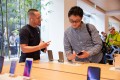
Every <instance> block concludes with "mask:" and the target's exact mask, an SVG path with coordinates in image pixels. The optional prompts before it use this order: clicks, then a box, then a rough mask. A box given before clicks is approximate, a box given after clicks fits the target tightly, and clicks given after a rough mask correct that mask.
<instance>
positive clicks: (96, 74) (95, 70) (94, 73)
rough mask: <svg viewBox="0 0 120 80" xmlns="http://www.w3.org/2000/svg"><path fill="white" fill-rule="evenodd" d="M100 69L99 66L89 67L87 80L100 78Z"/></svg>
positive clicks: (98, 79)
mask: <svg viewBox="0 0 120 80" xmlns="http://www.w3.org/2000/svg"><path fill="white" fill-rule="evenodd" d="M100 71H101V69H100V68H99V67H92V66H89V67H88V72H87V80H100Z"/></svg>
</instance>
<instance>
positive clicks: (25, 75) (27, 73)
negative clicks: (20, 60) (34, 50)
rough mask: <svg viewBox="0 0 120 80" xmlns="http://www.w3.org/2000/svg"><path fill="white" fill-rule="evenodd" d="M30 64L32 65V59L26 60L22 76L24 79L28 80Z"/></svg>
mask: <svg viewBox="0 0 120 80" xmlns="http://www.w3.org/2000/svg"><path fill="white" fill-rule="evenodd" d="M32 63H33V58H26V61H25V68H24V73H23V76H24V77H25V79H30V73H31V68H32Z"/></svg>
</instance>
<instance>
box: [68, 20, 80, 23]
mask: <svg viewBox="0 0 120 80" xmlns="http://www.w3.org/2000/svg"><path fill="white" fill-rule="evenodd" d="M69 21H70V23H79V22H80V21H81V20H69Z"/></svg>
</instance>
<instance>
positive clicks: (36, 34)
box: [19, 9, 50, 62]
mask: <svg viewBox="0 0 120 80" xmlns="http://www.w3.org/2000/svg"><path fill="white" fill-rule="evenodd" d="M28 17H29V24H27V25H25V26H24V27H22V29H21V30H20V34H19V36H20V47H21V50H22V51H21V56H20V61H19V62H25V60H26V58H33V59H34V60H39V59H40V50H41V49H43V48H46V47H47V46H48V45H49V43H50V42H43V41H41V37H40V29H39V27H38V26H40V25H41V15H40V12H39V11H38V10H36V9H29V10H28Z"/></svg>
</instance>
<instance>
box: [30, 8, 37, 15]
mask: <svg viewBox="0 0 120 80" xmlns="http://www.w3.org/2000/svg"><path fill="white" fill-rule="evenodd" d="M34 12H38V10H37V9H29V10H28V15H34Z"/></svg>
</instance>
